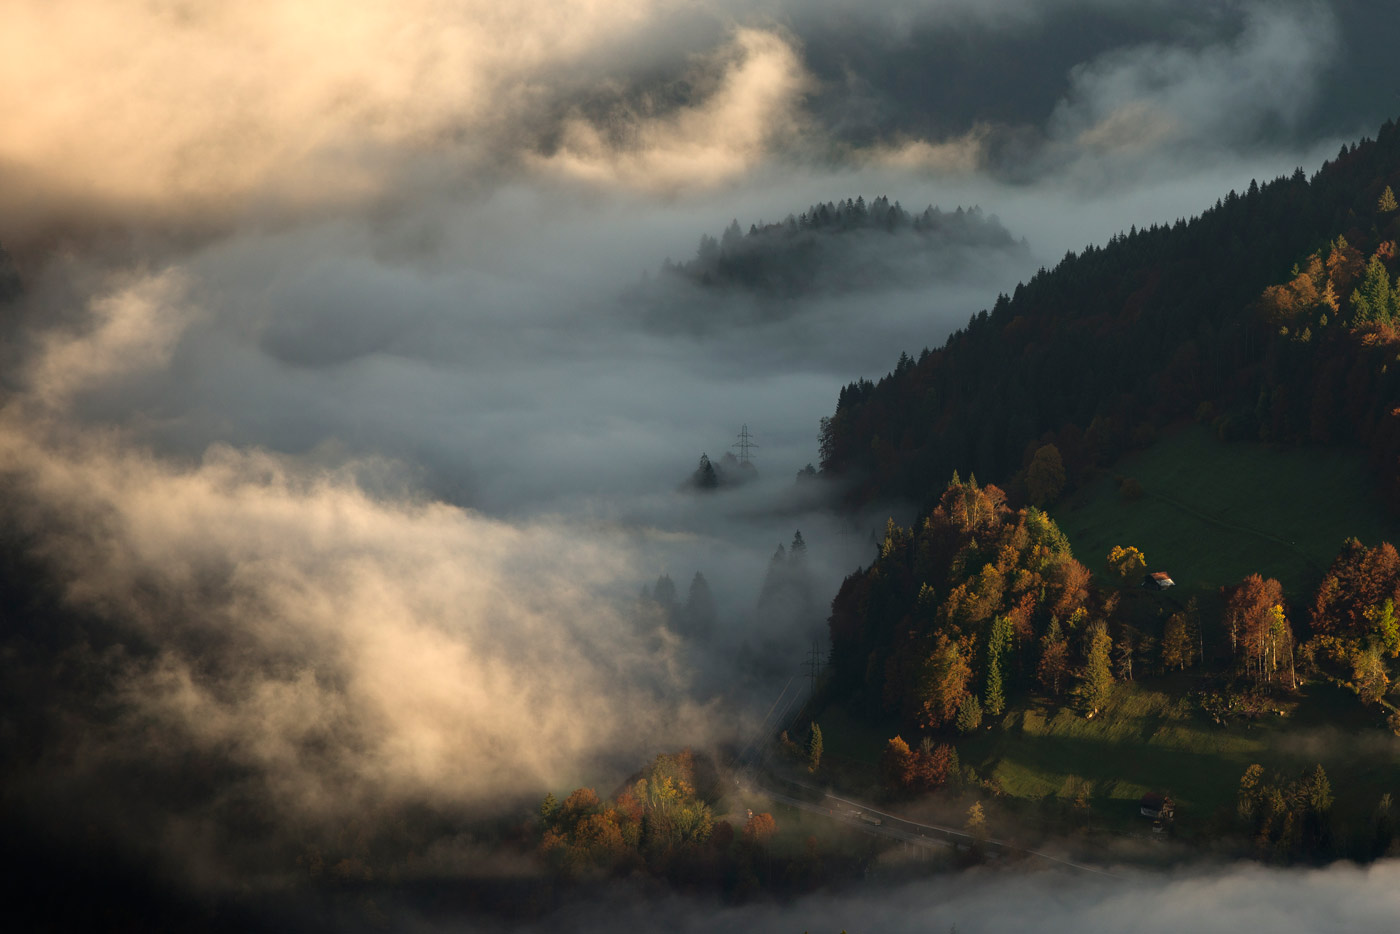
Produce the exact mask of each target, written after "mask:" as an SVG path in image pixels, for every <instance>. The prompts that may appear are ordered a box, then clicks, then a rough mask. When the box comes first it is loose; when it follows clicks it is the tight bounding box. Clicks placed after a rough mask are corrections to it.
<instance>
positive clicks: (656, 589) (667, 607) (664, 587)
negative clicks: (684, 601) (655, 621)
mask: <svg viewBox="0 0 1400 934" xmlns="http://www.w3.org/2000/svg"><path fill="white" fill-rule="evenodd" d="M651 599H652V600H654V601H656V604H657V605H658V606H660V607H661V609H662V611H663V612H665V613H666V614H667V617H668V618H669V617H670V614H672V613H674V612H675V610H676V582H675V581H673V580H671V575H669V574H662V575H661V576H660V577H658V578H657V579H656V583H655V584H654V585H653V586H652V588H651Z"/></svg>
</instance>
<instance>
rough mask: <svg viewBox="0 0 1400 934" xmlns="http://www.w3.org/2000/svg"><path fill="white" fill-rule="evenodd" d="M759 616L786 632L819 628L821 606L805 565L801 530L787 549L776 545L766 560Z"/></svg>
mask: <svg viewBox="0 0 1400 934" xmlns="http://www.w3.org/2000/svg"><path fill="white" fill-rule="evenodd" d="M758 615H759V617H760V618H762V619H764V620H769V621H779V622H780V624H781V626H782V628H784V629H785V630H788V631H791V630H793V629H801V628H807V627H820V625H821V617H822V612H821V604H820V603H819V602H818V600H817V597H816V587H815V584H814V582H813V579H812V571H811V569H810V568H809V567H808V564H807V540H806V539H804V538H803V537H802V530H801V529H798V530H797V531H795V532H794V533H793V535H792V542H791V544H789V545H788V546H787V547H786V548H785V547H783V545H782V543H781V542H779V543H778V547H777V549H776V550H775V551H774V552H773V557H772V558H770V559H769V560H768V571H767V573H766V574H764V577H763V588H762V589H761V590H760V591H759V594H758Z"/></svg>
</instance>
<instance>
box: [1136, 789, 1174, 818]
mask: <svg viewBox="0 0 1400 934" xmlns="http://www.w3.org/2000/svg"><path fill="white" fill-rule="evenodd" d="M1138 813H1140V814H1141V815H1142V816H1143V817H1150V818H1152V819H1153V820H1154V821H1156V820H1171V817H1172V799H1171V798H1168V797H1167V796H1166V795H1164V794H1161V793H1160V792H1156V791H1149V792H1148V793H1147V794H1145V795H1143V796H1142V800H1141V801H1139V802H1138Z"/></svg>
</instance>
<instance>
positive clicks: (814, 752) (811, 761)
mask: <svg viewBox="0 0 1400 934" xmlns="http://www.w3.org/2000/svg"><path fill="white" fill-rule="evenodd" d="M821 764H822V728H821V727H820V726H818V725H817V723H816V721H815V720H814V721H812V729H811V730H809V731H808V733H807V771H809V772H815V771H816V770H817V769H818V768H819V767H820V766H821Z"/></svg>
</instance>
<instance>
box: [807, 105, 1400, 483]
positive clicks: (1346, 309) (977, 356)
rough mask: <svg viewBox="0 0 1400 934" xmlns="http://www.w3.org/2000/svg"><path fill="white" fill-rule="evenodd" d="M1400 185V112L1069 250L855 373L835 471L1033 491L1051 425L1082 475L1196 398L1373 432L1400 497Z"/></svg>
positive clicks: (1339, 433)
mask: <svg viewBox="0 0 1400 934" xmlns="http://www.w3.org/2000/svg"><path fill="white" fill-rule="evenodd" d="M1394 185H1400V129H1397V127H1396V125H1395V124H1394V123H1393V122H1391V123H1387V124H1386V125H1385V126H1384V127H1383V128H1382V129H1381V132H1380V134H1379V136H1378V138H1377V139H1375V140H1365V141H1362V142H1361V143H1360V144H1352V145H1350V146H1346V147H1343V149H1342V151H1341V152H1340V153H1339V154H1338V156H1337V158H1336V159H1335V160H1333V161H1331V162H1328V163H1325V164H1324V165H1323V167H1322V168H1321V170H1320V171H1319V172H1317V173H1316V174H1315V175H1314V176H1313V177H1312V178H1311V179H1309V178H1308V177H1307V176H1306V175H1305V174H1304V172H1303V171H1302V169H1299V170H1297V171H1296V172H1294V173H1293V175H1292V176H1290V177H1280V178H1278V179H1275V180H1274V181H1271V182H1268V183H1267V184H1264V185H1262V186H1260V185H1258V184H1256V183H1251V185H1250V187H1249V190H1248V191H1247V192H1245V193H1244V194H1237V193H1235V192H1231V193H1230V194H1228V195H1227V196H1225V197H1224V198H1222V199H1220V200H1219V201H1217V202H1216V204H1215V205H1214V206H1213V207H1211V208H1209V209H1208V210H1206V211H1205V212H1204V213H1202V214H1201V215H1200V216H1199V217H1196V218H1193V219H1191V220H1190V221H1187V220H1178V221H1176V222H1175V223H1174V224H1171V225H1165V226H1155V225H1154V226H1153V227H1151V228H1148V229H1145V230H1136V229H1134V230H1131V231H1129V232H1128V233H1127V234H1126V235H1119V236H1116V237H1114V238H1113V239H1112V240H1110V241H1109V243H1108V245H1107V246H1103V247H1093V246H1091V247H1088V248H1086V249H1085V250H1084V251H1083V252H1082V253H1079V254H1075V253H1073V252H1071V253H1070V254H1068V255H1066V256H1065V258H1064V260H1063V261H1062V262H1061V263H1060V264H1059V265H1058V266H1056V267H1055V269H1054V270H1052V271H1045V270H1042V271H1041V272H1040V273H1038V274H1037V275H1036V276H1034V277H1033V278H1032V279H1031V280H1030V281H1029V282H1026V283H1024V284H1022V285H1019V286H1017V288H1016V290H1015V293H1014V294H1013V295H1010V296H1002V297H1001V298H999V299H998V301H997V303H996V305H995V307H994V308H992V309H991V311H990V312H988V311H982V312H980V313H978V314H977V315H974V316H973V317H972V319H971V320H970V321H969V323H968V325H967V327H966V328H964V329H962V330H959V331H957V332H955V333H954V334H952V335H951V336H950V337H949V338H948V340H947V342H946V343H945V345H944V346H943V347H942V348H941V349H939V350H935V351H929V350H927V349H925V350H924V352H923V353H922V354H920V356H919V357H918V358H917V359H913V358H910V357H909V356H907V355H904V356H902V357H901V359H900V361H899V364H898V365H897V366H896V368H895V369H894V371H893V372H891V373H890V374H889V375H887V376H886V377H884V378H883V379H881V380H880V381H879V382H878V383H872V382H870V381H868V380H861V381H859V382H857V383H852V384H850V385H848V386H846V387H845V388H844V389H843V390H842V392H841V394H840V398H839V400H838V404H837V409H836V412H835V414H834V415H833V416H832V417H831V418H830V419H827V420H824V422H823V425H822V438H821V444H822V469H823V472H824V473H825V474H826V475H828V476H833V477H839V478H842V479H844V480H846V481H848V482H849V484H850V487H849V491H850V492H849V495H850V496H851V497H852V499H854V500H857V501H868V500H871V499H875V498H880V497H905V498H909V499H912V500H914V501H915V502H916V503H923V504H924V505H925V508H928V507H930V506H931V505H932V502H931V498H932V497H934V496H937V495H938V494H939V493H940V492H941V490H942V485H941V484H942V481H943V480H944V479H945V478H947V477H948V476H949V475H950V474H951V473H952V471H954V470H957V469H961V470H964V471H967V470H972V471H975V472H976V473H977V474H978V475H979V476H981V477H983V478H984V479H986V480H994V481H998V482H1001V483H1003V484H1006V485H1007V489H1008V492H1009V493H1010V494H1011V495H1012V497H1013V498H1030V499H1031V500H1032V501H1034V500H1035V499H1036V497H1035V496H1029V497H1028V496H1027V493H1028V491H1027V487H1026V479H1027V473H1026V471H1027V469H1028V468H1029V467H1030V465H1031V462H1032V459H1033V458H1034V457H1035V455H1036V452H1037V451H1039V450H1041V449H1042V448H1044V447H1045V446H1046V445H1053V446H1054V448H1055V449H1056V451H1057V453H1058V454H1059V455H1060V458H1061V460H1062V464H1063V470H1064V472H1065V473H1066V481H1067V482H1068V483H1069V484H1070V485H1071V486H1073V485H1074V484H1075V483H1076V482H1078V481H1079V480H1080V479H1082V478H1083V477H1084V476H1085V475H1086V474H1087V473H1089V472H1091V471H1092V470H1093V468H1095V467H1096V466H1099V465H1102V464H1105V463H1107V462H1109V461H1110V460H1112V459H1113V458H1114V457H1115V456H1116V455H1117V454H1118V453H1121V452H1122V451H1123V450H1125V449H1126V448H1128V447H1130V446H1133V445H1135V444H1142V443H1146V442H1147V441H1148V440H1150V439H1151V437H1152V436H1153V435H1154V433H1155V431H1156V429H1157V428H1158V427H1160V426H1162V425H1164V424H1166V423H1168V422H1170V421H1172V420H1175V419H1179V418H1181V417H1184V416H1187V417H1189V416H1196V417H1200V418H1202V419H1207V420H1210V421H1213V422H1214V423H1215V425H1216V427H1217V429H1218V430H1219V431H1220V433H1221V435H1222V436H1223V437H1227V438H1244V437H1252V438H1260V439H1263V440H1270V441H1286V442H1308V441H1312V442H1353V443H1361V444H1363V445H1365V446H1366V447H1367V448H1368V450H1370V452H1371V454H1372V460H1373V463H1374V466H1375V467H1376V468H1377V470H1378V471H1379V472H1380V473H1381V474H1382V482H1383V486H1384V489H1385V492H1386V494H1387V495H1388V496H1389V497H1391V498H1392V500H1394V499H1395V498H1396V497H1397V494H1400V486H1397V483H1396V479H1395V470H1394V466H1395V464H1396V462H1397V461H1396V456H1397V454H1400V412H1398V411H1397V401H1400V400H1397V392H1400V384H1397V381H1396V380H1397V371H1396V368H1395V367H1393V366H1388V363H1393V362H1394V361H1393V359H1392V358H1393V357H1394V355H1395V350H1396V344H1397V335H1396V330H1395V326H1394V301H1393V297H1392V295H1391V293H1393V292H1394V289H1393V288H1392V287H1391V286H1390V282H1391V277H1392V276H1393V275H1394V273H1395V272H1396V269H1397V266H1398V265H1400V264H1397V262H1396V250H1395V246H1394V242H1393V241H1394V240H1395V239H1396V238H1397V237H1400V211H1397V210H1395V207H1394V198H1393V195H1392V196H1391V197H1390V199H1389V201H1387V198H1386V194H1387V192H1388V190H1389V186H1394ZM1368 257H1369V260H1368ZM1300 276H1301V277H1303V278H1304V279H1306V280H1307V282H1306V283H1305V282H1303V281H1302V280H1301V279H1300V278H1299V277H1300ZM1382 280H1384V281H1383V282H1382ZM1382 285H1383V286H1384V289H1382V288H1381V286H1382ZM1270 287H1274V288H1273V289H1272V291H1266V290H1270ZM1300 293H1301V294H1300ZM1382 293H1383V294H1382ZM1387 301H1389V302H1390V304H1389V305H1386V304H1385V303H1386V302H1387ZM1052 486H1053V484H1052Z"/></svg>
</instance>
